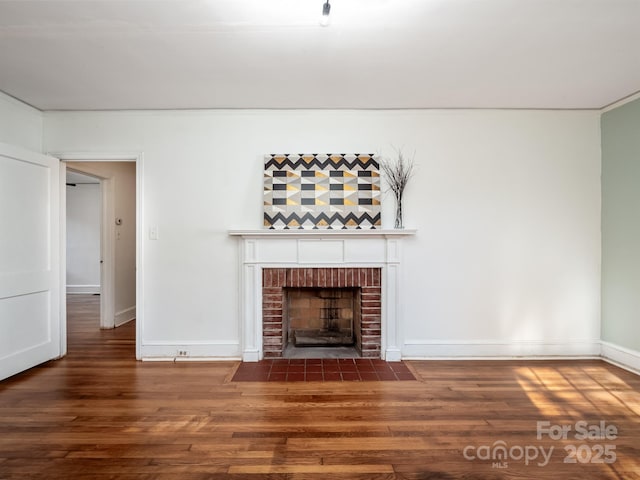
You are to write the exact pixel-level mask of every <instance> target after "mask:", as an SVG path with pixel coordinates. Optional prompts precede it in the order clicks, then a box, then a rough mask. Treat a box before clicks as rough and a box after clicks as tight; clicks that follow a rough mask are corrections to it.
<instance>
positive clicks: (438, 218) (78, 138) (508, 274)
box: [44, 110, 600, 357]
mask: <svg viewBox="0 0 640 480" xmlns="http://www.w3.org/2000/svg"><path fill="white" fill-rule="evenodd" d="M391 145H395V146H404V147H405V153H412V152H413V150H415V151H416V161H417V163H418V165H419V167H418V170H417V174H416V176H415V178H414V179H413V180H412V183H411V184H410V185H409V187H408V189H407V191H406V201H405V202H406V203H405V224H406V226H407V227H408V228H410V227H413V228H417V229H418V230H419V232H418V235H417V236H416V237H415V238H413V239H410V240H406V241H405V258H406V260H407V268H406V271H405V273H406V278H405V289H404V291H403V308H404V316H405V325H404V332H403V335H404V338H405V345H404V347H403V352H404V355H405V356H406V357H416V356H423V357H424V356H432V355H436V356H448V355H520V354H532V355H534V354H540V355H542V354H592V353H595V354H597V353H598V352H599V346H598V344H597V342H598V339H599V332H600V317H599V309H600V300H599V299H600V293H599V292H600V270H599V265H600V232H599V227H600V134H599V114H598V112H591V111H578V112H562V111H495V110H475V111H464V110H452V111H438V110H430V111H418V110H416V111H196V112H190V111H183V112H91V113H73V112H67V113H47V114H45V139H44V146H45V149H46V150H47V151H62V152H64V151H67V152H73V151H85V152H101V153H104V152H121V151H137V152H143V154H144V173H143V179H142V180H143V184H144V198H143V205H144V215H143V218H142V219H141V221H142V222H143V226H142V228H143V231H144V232H145V233H144V235H143V245H142V247H143V252H144V253H143V258H142V267H143V271H144V299H145V305H144V324H143V325H142V338H141V342H142V355H143V356H154V355H166V356H173V355H175V351H176V350H177V348H178V347H181V346H185V345H187V346H189V348H188V350H189V351H190V353H191V354H192V355H205V356H239V355H240V345H239V338H240V335H239V321H238V317H239V308H238V307H239V306H238V265H237V255H238V245H237V243H236V242H237V240H236V239H233V238H230V237H229V236H228V235H227V230H228V229H230V228H260V227H261V222H262V205H261V202H262V200H261V199H262V168H263V165H262V157H263V154H265V153H272V152H296V153H301V152H332V151H334V152H335V151H338V152H381V153H386V154H388V153H390V152H392V148H391ZM383 225H384V226H385V227H391V226H392V225H393V199H392V197H391V196H388V197H386V198H385V201H384V204H383ZM151 226H157V227H158V231H159V239H158V240H157V241H153V240H148V229H149V227H151Z"/></svg>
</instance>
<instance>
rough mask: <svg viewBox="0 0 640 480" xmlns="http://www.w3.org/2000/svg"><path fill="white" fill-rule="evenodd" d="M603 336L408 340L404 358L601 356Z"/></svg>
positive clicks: (486, 358)
mask: <svg viewBox="0 0 640 480" xmlns="http://www.w3.org/2000/svg"><path fill="white" fill-rule="evenodd" d="M600 353H601V345H600V341H599V340H592V341H575V342H557V343H555V342H510V343H505V342H493V341H486V342H468V341H450V342H438V341H430V340H424V341H413V342H407V343H405V344H404V347H403V349H402V358H403V359H404V360H433V359H485V360H490V359H513V358H598V357H600Z"/></svg>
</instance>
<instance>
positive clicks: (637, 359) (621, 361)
mask: <svg viewBox="0 0 640 480" xmlns="http://www.w3.org/2000/svg"><path fill="white" fill-rule="evenodd" d="M602 358H603V359H604V360H606V361H607V362H609V363H611V364H613V365H616V366H618V367H621V368H624V369H625V370H629V371H631V372H633V373H635V374H639V375H640V352H638V351H636V350H631V349H630V348H625V347H621V346H620V345H616V344H614V343H609V342H602Z"/></svg>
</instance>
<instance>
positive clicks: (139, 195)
mask: <svg viewBox="0 0 640 480" xmlns="http://www.w3.org/2000/svg"><path fill="white" fill-rule="evenodd" d="M48 155H51V156H53V157H56V158H58V159H60V160H61V167H62V168H61V169H60V182H61V185H64V184H65V183H66V164H65V162H122V161H128V162H135V163H136V358H137V359H138V360H140V359H141V354H140V351H141V343H142V338H143V335H142V333H143V331H144V288H143V279H144V272H143V268H142V265H143V262H142V258H143V245H142V243H143V242H142V240H143V238H144V237H143V236H142V232H143V231H144V225H143V219H144V215H143V213H144V208H143V197H144V196H143V180H142V173H143V160H144V155H143V154H142V153H141V152H135V153H127V152H124V153H113V152H110V153H109V152H105V153H96V152H48ZM101 183H102V208H103V215H104V216H106V218H113V217H114V215H113V211H112V210H113V204H112V200H113V195H111V196H110V198H109V199H107V198H106V197H109V191H108V189H111V193H113V191H112V188H113V182H112V181H110V180H109V179H103V180H102V181H101ZM60 191H61V194H60V195H61V201H60V205H61V215H60V223H61V225H60V232H61V248H60V252H61V254H60V261H61V265H66V261H67V259H66V248H65V247H64V246H65V245H66V238H65V237H66V233H65V232H66V214H64V212H65V210H66V189H64V188H62V189H60ZM110 213H111V215H110ZM106 230H107V232H106V233H105V232H103V234H102V241H103V248H104V249H108V250H107V251H106V252H105V253H107V254H109V255H110V256H111V259H110V262H109V265H110V266H109V265H104V266H103V267H104V268H103V269H102V270H103V271H104V273H105V275H101V277H102V280H104V283H103V285H102V288H103V289H110V290H109V291H107V292H105V291H104V290H103V292H105V293H106V294H107V295H111V297H113V291H114V285H113V282H114V279H115V275H114V272H113V267H114V262H113V258H114V252H113V249H114V248H115V240H114V239H113V238H112V235H110V234H109V233H108V232H110V231H111V229H106ZM61 270H64V273H66V269H61ZM62 286H63V288H61V289H60V291H61V302H60V304H61V305H62V306H64V307H62V308H61V315H62V318H63V319H66V286H67V283H66V275H65V274H62ZM102 303H105V304H106V303H110V305H109V306H108V307H105V308H108V309H110V310H112V309H113V307H114V304H113V302H112V301H111V302H101V304H102ZM101 308H103V307H101ZM63 309H64V310H63ZM110 310H108V311H101V312H100V313H101V315H100V316H101V318H113V317H114V313H113V312H110ZM109 315H110V316H109ZM61 323H62V324H63V327H62V328H61V336H60V337H61V338H60V345H61V351H62V352H64V353H66V351H67V332H66V322H64V321H63V322H61ZM101 326H103V325H101Z"/></svg>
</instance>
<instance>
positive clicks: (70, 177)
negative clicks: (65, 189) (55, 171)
mask: <svg viewBox="0 0 640 480" xmlns="http://www.w3.org/2000/svg"><path fill="white" fill-rule="evenodd" d="M67 183H71V184H73V185H88V184H98V183H100V180H98V179H97V178H96V177H92V176H90V175H84V174H82V173H79V172H73V171H71V170H69V169H67Z"/></svg>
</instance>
